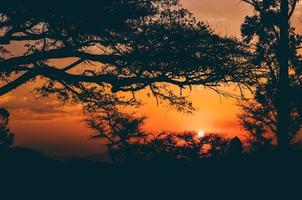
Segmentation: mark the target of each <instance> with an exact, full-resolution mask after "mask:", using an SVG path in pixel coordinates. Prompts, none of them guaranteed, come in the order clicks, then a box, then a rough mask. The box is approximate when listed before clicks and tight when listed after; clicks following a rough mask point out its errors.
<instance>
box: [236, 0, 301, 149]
mask: <svg viewBox="0 0 302 200" xmlns="http://www.w3.org/2000/svg"><path fill="white" fill-rule="evenodd" d="M244 1H245V2H247V3H249V4H250V5H252V6H253V7H254V9H255V10H256V11H257V14H256V15H254V16H248V17H246V19H245V22H244V24H243V25H242V29H241V30H242V35H243V39H244V41H245V42H246V43H249V44H252V43H254V49H251V51H252V52H254V56H253V57H252V59H251V62H252V63H253V64H254V65H255V66H256V70H255V75H256V77H258V81H257V82H256V83H255V85H254V86H255V87H256V94H255V100H254V101H250V102H248V103H247V104H245V105H244V104H243V105H241V107H242V108H243V111H244V112H243V114H241V116H240V119H241V120H242V124H243V126H244V127H245V128H247V129H248V130H250V132H251V133H252V134H253V135H254V136H256V138H259V136H260V137H262V136H263V134H264V133H267V132H271V133H274V134H275V135H276V137H277V141H278V147H279V149H280V151H281V152H283V153H284V152H286V151H287V150H288V144H289V142H290V140H291V139H292V137H293V135H295V134H296V133H297V131H298V130H299V129H300V127H301V123H302V121H301V114H302V113H301V103H300V102H301V100H300V99H299V97H298V95H295V96H289V92H292V94H299V93H300V91H301V89H300V88H301V81H300V76H301V70H300V69H299V68H300V67H301V57H300V56H299V54H298V51H297V50H298V49H299V48H300V46H301V41H302V37H301V35H299V34H297V33H296V32H295V29H294V28H293V27H292V26H290V25H289V21H290V18H291V16H292V15H293V13H294V10H295V7H296V3H297V1H295V0H294V1H287V0H285V1H284V0H281V1H280V0H279V1H268V0H267V1H259V0H244ZM289 68H290V69H291V71H292V73H291V74H289Z"/></svg>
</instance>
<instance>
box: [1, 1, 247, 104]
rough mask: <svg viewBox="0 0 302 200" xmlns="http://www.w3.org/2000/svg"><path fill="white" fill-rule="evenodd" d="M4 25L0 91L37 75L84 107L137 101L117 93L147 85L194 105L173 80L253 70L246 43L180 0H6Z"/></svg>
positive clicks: (211, 81) (199, 81)
mask: <svg viewBox="0 0 302 200" xmlns="http://www.w3.org/2000/svg"><path fill="white" fill-rule="evenodd" d="M0 30H1V31H0V32H1V36H0V45H1V46H0V49H1V61H0V65H1V71H0V75H1V87H0V95H3V94H6V93H8V92H10V91H11V90H13V89H15V88H17V87H19V86H20V85H22V84H24V83H26V82H28V81H33V80H36V79H37V78H39V81H37V82H36V84H37V85H38V86H37V91H38V92H40V93H41V94H42V95H43V96H48V95H49V94H57V95H58V96H59V98H61V99H62V100H65V101H67V100H72V101H75V102H82V103H85V105H84V106H85V108H91V107H92V106H97V107H103V106H106V105H111V104H113V105H116V104H134V103H136V101H135V99H134V98H130V99H121V98H120V96H119V98H118V96H117V95H115V94H113V93H116V92H133V93H134V92H136V91H138V90H142V89H145V88H149V91H150V93H151V94H152V95H154V96H156V97H157V98H158V99H160V100H166V101H168V102H170V104H171V105H173V106H176V108H177V109H180V110H186V109H187V108H189V110H190V109H192V105H191V104H190V103H189V102H188V101H186V99H185V98H184V97H183V96H179V95H177V94H175V93H174V92H173V90H170V89H169V88H168V87H166V85H167V84H168V85H176V86H178V87H179V88H181V89H182V88H184V87H186V86H191V85H203V86H205V87H209V88H212V87H215V86H217V85H218V84H219V83H228V82H236V83H238V82H245V80H246V79H247V77H248V73H249V69H248V68H245V67H244V66H245V63H246V60H245V59H244V56H245V55H246V52H244V51H243V49H242V47H241V45H240V43H239V42H238V41H236V40H233V39H229V38H225V37H220V36H218V35H216V34H214V33H213V32H212V31H211V30H210V29H209V27H208V26H207V25H205V24H204V23H202V22H198V21H196V20H195V18H194V17H193V16H192V15H191V13H189V12H188V11H187V10H185V9H183V8H182V7H181V6H180V3H179V1H178V0H135V1H133V0H125V1H121V0H104V1H97V0H88V1H85V2H83V1H75V2H73V3H72V4H71V3H70V2H69V1H61V0H60V1H59V0H42V1H39V2H37V1H34V0H10V1H4V2H1V5H0ZM20 52H22V53H20ZM60 61H64V62H60ZM63 63H68V64H67V65H65V66H62V64H63ZM110 91H111V92H112V93H111V92H110Z"/></svg>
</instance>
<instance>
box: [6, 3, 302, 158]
mask: <svg viewBox="0 0 302 200" xmlns="http://www.w3.org/2000/svg"><path fill="white" fill-rule="evenodd" d="M182 3H183V5H184V7H185V8H188V9H189V10H190V11H191V12H193V14H194V15H195V16H196V18H197V19H199V20H202V21H206V22H207V23H209V25H211V27H212V29H213V30H214V31H215V32H216V33H219V34H221V35H228V36H236V37H240V24H241V23H242V22H243V20H244V17H245V16H246V15H248V14H252V13H253V11H252V9H251V8H250V7H249V6H248V5H246V4H244V3H242V2H241V1H240V0H216V1H213V0H183V1H182ZM300 10H301V7H299V10H298V12H297V14H300V13H299V11H300ZM294 20H296V21H297V20H298V18H296V19H294ZM33 86H34V84H27V85H24V86H22V87H20V88H18V89H16V90H15V91H13V92H11V93H9V94H7V95H5V96H4V97H1V98H0V105H1V106H3V107H6V108H8V109H9V111H10V112H11V121H10V128H11V129H12V131H13V132H14V133H15V135H16V138H15V146H25V147H31V148H34V149H36V150H41V151H43V152H45V153H46V154H49V155H55V156H59V155H60V156H67V155H68V156H69V155H86V154H93V153H100V152H103V151H104V150H105V149H104V146H103V145H102V144H101V143H100V141H93V140H91V139H89V137H90V136H91V135H92V134H93V131H92V130H90V129H88V128H86V125H85V123H84V122H83V120H84V116H83V114H82V110H81V106H79V105H65V106H64V107H62V106H61V104H60V102H58V101H57V100H56V99H55V98H50V99H37V98H35V97H34V94H32V93H30V92H28V91H30V90H32V89H33V88H34V87H33ZM222 89H224V90H226V91H228V92H232V93H238V91H236V90H235V88H234V86H230V87H222ZM145 94H146V92H145V91H142V92H140V94H139V95H138V96H139V97H140V98H141V99H143V101H144V106H143V107H141V108H140V109H138V110H137V113H138V114H143V115H145V116H147V117H148V119H147V120H146V122H145V129H146V130H150V131H164V130H169V131H186V130H192V131H198V130H201V129H202V130H204V131H205V132H211V133H219V134H224V135H228V136H233V135H241V136H242V135H244V131H243V130H241V128H240V126H239V124H238V120H237V118H236V114H237V113H238V112H239V110H238V108H237V106H236V104H237V100H236V99H232V98H224V97H220V96H219V95H217V94H216V93H215V92H214V91H210V90H205V89H203V88H202V87H195V88H193V90H192V92H190V93H187V95H188V96H189V98H191V100H192V102H193V104H194V105H195V107H196V108H197V109H198V111H196V112H195V113H193V114H192V115H185V114H183V113H177V112H175V111H173V110H171V109H169V108H168V107H166V106H157V105H156V100H155V99H153V98H147V97H146V96H145Z"/></svg>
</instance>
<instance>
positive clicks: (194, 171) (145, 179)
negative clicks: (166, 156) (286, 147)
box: [0, 148, 302, 200]
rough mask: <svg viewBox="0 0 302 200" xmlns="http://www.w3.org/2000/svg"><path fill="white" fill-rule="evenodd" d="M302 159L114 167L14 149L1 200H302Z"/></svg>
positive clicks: (7, 159)
mask: <svg viewBox="0 0 302 200" xmlns="http://www.w3.org/2000/svg"><path fill="white" fill-rule="evenodd" d="M301 161H302V157H301V152H292V153H290V156H286V157H283V158H281V157H280V156H277V155H273V154H267V155H261V156H260V155H243V156H241V157H240V158H231V157H224V158H219V159H208V160H200V161H196V162H183V161H168V160H157V161H148V162H131V163H125V164H119V165H112V164H105V163H101V162H92V161H87V160H72V161H68V162H62V161H55V160H52V159H50V158H48V157H46V156H44V155H42V154H40V153H38V152H34V151H32V150H28V149H18V148H13V149H11V150H10V151H9V152H6V153H3V155H1V162H0V163H1V167H0V169H1V179H0V180H1V187H0V192H1V196H0V199H5V200H6V199H9V200H10V199H73V198H76V199H134V198H135V199H145V198H147V197H148V198H152V199H174V197H176V198H177V199H178V198H179V199H196V197H197V199H233V198H236V197H237V198H238V197H239V199H249V198H254V199H262V198H264V197H267V198H266V199H273V197H278V199H279V198H280V199H301V195H302V194H301V186H302V184H301V181H302V179H301V177H302V176H301V171H302V168H301V167H302V162H301ZM282 195H286V196H284V197H283V196H282ZM1 197H5V198H1ZM206 197H207V198H206ZM294 197H295V198H294Z"/></svg>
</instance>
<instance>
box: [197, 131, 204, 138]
mask: <svg viewBox="0 0 302 200" xmlns="http://www.w3.org/2000/svg"><path fill="white" fill-rule="evenodd" d="M205 134H206V132H205V131H204V130H199V131H198V132H197V136H198V137H200V138H202V137H204V136H205Z"/></svg>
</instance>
